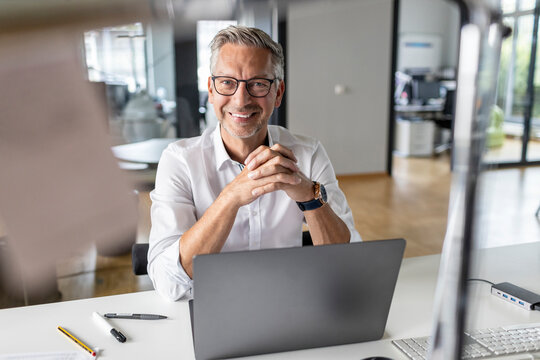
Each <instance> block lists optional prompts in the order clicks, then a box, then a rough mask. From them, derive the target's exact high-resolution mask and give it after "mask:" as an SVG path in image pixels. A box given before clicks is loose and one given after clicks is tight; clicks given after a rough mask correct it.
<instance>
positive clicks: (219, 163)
mask: <svg viewBox="0 0 540 360" xmlns="http://www.w3.org/2000/svg"><path fill="white" fill-rule="evenodd" d="M270 129H271V126H268V128H267V131H266V134H267V136H268V145H269V146H270V147H272V146H273V145H274V141H273V139H272V134H271V131H270ZM212 136H213V141H214V152H215V157H216V170H218V171H219V170H220V169H221V168H222V167H223V165H224V164H225V163H226V162H227V161H229V162H231V163H233V164H240V163H238V162H237V161H234V160H233V159H231V157H230V156H229V153H228V152H227V150H226V149H225V144H223V139H222V138H221V124H220V123H218V124H217V126H216V128H215V129H214V133H213V134H212ZM240 165H241V164H240Z"/></svg>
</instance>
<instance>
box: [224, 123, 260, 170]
mask: <svg viewBox="0 0 540 360" xmlns="http://www.w3.org/2000/svg"><path fill="white" fill-rule="evenodd" d="M220 132H221V139H222V140H223V145H225V150H227V153H228V154H229V156H230V157H231V159H232V160H234V161H238V162H239V163H241V164H243V163H244V161H245V160H246V158H247V157H248V155H249V154H251V153H252V152H253V150H255V149H256V148H258V147H259V146H261V145H264V144H267V145H268V141H267V134H268V129H267V128H264V129H261V131H259V132H257V133H256V134H255V135H253V136H251V137H249V138H245V139H242V138H237V137H234V136H231V135H230V134H229V133H228V132H227V130H225V129H224V128H223V127H222V126H221V127H220Z"/></svg>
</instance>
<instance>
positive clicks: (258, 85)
mask: <svg viewBox="0 0 540 360" xmlns="http://www.w3.org/2000/svg"><path fill="white" fill-rule="evenodd" d="M241 82H245V83H246V84H247V91H248V93H249V94H250V95H251V96H255V97H263V96H266V95H268V93H269V92H270V87H271V86H272V81H270V80H268V79H250V80H237V79H235V78H232V77H224V76H219V77H215V78H214V85H215V87H216V90H217V92H218V93H219V94H221V95H226V96H230V95H234V93H235V92H236V90H237V89H238V86H239V84H240V83H241Z"/></svg>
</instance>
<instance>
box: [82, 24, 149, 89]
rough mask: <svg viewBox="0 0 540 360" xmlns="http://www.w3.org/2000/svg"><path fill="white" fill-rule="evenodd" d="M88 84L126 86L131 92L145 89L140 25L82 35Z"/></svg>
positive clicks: (104, 29)
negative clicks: (99, 82)
mask: <svg viewBox="0 0 540 360" xmlns="http://www.w3.org/2000/svg"><path fill="white" fill-rule="evenodd" d="M84 45H85V53H86V65H87V67H88V78H89V80H90V81H103V82H106V83H123V84H127V86H128V90H129V91H130V92H132V93H133V92H135V91H136V90H138V89H139V88H142V89H145V88H146V58H145V36H144V29H143V25H142V24H141V23H135V24H129V25H124V26H118V27H108V28H103V29H97V30H92V31H88V32H86V33H85V34H84Z"/></svg>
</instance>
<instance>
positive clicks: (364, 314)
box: [191, 239, 405, 359]
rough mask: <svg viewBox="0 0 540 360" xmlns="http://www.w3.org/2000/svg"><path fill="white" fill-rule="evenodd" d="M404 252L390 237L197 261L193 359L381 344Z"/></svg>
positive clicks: (401, 242)
mask: <svg viewBox="0 0 540 360" xmlns="http://www.w3.org/2000/svg"><path fill="white" fill-rule="evenodd" d="M404 249H405V240H403V239H392V240H378V241H367V242H359V243H351V244H336V245H325V246H312V247H302V248H282V249H268V250H257V251H245V252H230V253H220V254H211V255H200V256H197V257H196V258H195V259H194V262H193V269H194V272H193V274H194V277H193V304H191V305H192V326H193V341H194V348H195V356H196V358H197V359H216V358H228V357H240V356H248V355H257V354H265V353H273V352H282V351H291V350H299V349H306V348H314V347H323V346H332V345H341V344H348V343H357V342H363V341H372V340H378V339H380V338H381V337H382V336H383V333H384V329H385V326H386V320H387V318H388V312H389V310H390V304H391V302H392V296H393V293H394V288H395V284H396V280H397V276H398V273H399V268H400V265H401V260H402V258H403V251H404Z"/></svg>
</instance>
